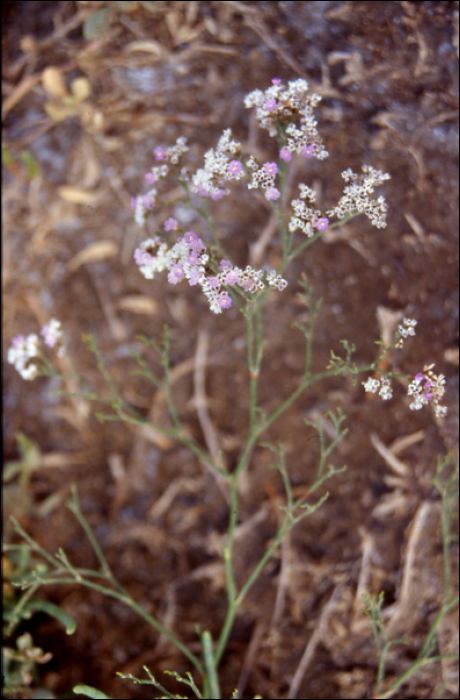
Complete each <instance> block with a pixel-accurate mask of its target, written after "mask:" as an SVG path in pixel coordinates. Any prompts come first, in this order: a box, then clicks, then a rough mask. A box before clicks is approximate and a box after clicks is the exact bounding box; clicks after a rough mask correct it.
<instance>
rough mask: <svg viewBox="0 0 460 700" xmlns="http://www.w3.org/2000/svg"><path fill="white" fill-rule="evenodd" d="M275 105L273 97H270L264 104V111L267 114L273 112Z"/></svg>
mask: <svg viewBox="0 0 460 700" xmlns="http://www.w3.org/2000/svg"><path fill="white" fill-rule="evenodd" d="M277 106H278V105H277V103H276V100H275V98H274V97H271V98H270V99H269V100H267V102H266V103H265V104H264V109H266V110H267V112H273V111H274V110H275V109H276V108H277Z"/></svg>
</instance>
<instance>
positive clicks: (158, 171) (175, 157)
mask: <svg viewBox="0 0 460 700" xmlns="http://www.w3.org/2000/svg"><path fill="white" fill-rule="evenodd" d="M186 151H188V146H187V139H186V138H185V137H184V136H180V137H179V138H178V139H177V140H176V143H175V145H174V146H170V147H169V148H162V147H161V146H157V148H155V150H154V151H153V155H154V156H155V160H157V161H164V163H163V164H162V165H158V166H155V167H153V168H152V169H151V170H150V171H149V172H148V173H146V174H145V181H146V183H147V184H148V185H154V184H155V183H157V182H158V181H159V180H161V179H163V178H165V177H166V176H167V175H168V174H169V172H170V168H171V165H172V166H177V165H178V164H179V162H180V159H181V157H182V156H183V154H184V153H185V152H186ZM184 179H186V177H185V175H184ZM157 194H158V191H157V190H156V189H155V188H154V187H151V189H150V190H149V191H148V192H146V193H145V194H140V195H138V196H137V197H132V198H131V209H133V211H134V219H135V220H136V222H137V223H138V224H139V226H143V225H144V224H145V219H146V216H147V212H148V211H150V210H151V209H153V207H154V206H155V204H156V197H157Z"/></svg>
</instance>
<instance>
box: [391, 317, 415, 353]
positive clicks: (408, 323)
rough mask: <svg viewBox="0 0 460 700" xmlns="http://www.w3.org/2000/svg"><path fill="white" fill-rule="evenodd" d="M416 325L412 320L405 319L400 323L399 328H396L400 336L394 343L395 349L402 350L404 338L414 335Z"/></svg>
mask: <svg viewBox="0 0 460 700" xmlns="http://www.w3.org/2000/svg"><path fill="white" fill-rule="evenodd" d="M416 325H417V321H415V320H414V319H413V318H405V319H404V321H403V322H402V325H401V326H399V328H398V333H399V335H400V336H401V337H400V338H399V340H398V342H397V343H396V347H397V348H402V347H403V345H404V341H405V339H406V338H408V337H409V336H410V335H415V326H416Z"/></svg>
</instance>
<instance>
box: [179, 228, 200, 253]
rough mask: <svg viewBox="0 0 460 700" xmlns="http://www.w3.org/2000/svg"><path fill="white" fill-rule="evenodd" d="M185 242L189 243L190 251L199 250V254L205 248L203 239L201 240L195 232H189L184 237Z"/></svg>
mask: <svg viewBox="0 0 460 700" xmlns="http://www.w3.org/2000/svg"><path fill="white" fill-rule="evenodd" d="M184 241H185V242H186V243H187V245H188V247H189V248H190V250H197V251H198V252H199V251H200V250H203V248H204V247H205V246H204V243H203V241H202V240H201V238H199V237H198V236H197V235H196V233H195V232H194V231H187V233H186V234H185V236H184Z"/></svg>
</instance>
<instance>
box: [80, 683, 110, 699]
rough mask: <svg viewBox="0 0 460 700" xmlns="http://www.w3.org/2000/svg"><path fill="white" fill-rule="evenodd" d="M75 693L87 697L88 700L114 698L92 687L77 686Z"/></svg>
mask: <svg viewBox="0 0 460 700" xmlns="http://www.w3.org/2000/svg"><path fill="white" fill-rule="evenodd" d="M73 692H74V693H78V694H79V695H86V697H87V698H94V700H112V698H110V697H109V696H108V695H106V694H105V693H103V692H102V691H101V690H97V689H96V688H92V687H91V686H90V685H76V686H75V688H73Z"/></svg>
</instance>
